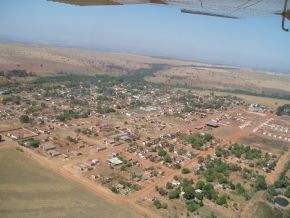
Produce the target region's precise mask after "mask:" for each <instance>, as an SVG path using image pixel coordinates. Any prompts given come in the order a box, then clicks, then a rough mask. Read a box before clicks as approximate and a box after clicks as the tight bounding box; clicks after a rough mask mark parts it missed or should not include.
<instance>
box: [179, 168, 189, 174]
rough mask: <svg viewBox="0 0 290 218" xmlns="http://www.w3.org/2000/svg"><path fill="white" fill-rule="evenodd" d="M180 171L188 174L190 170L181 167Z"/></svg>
mask: <svg viewBox="0 0 290 218" xmlns="http://www.w3.org/2000/svg"><path fill="white" fill-rule="evenodd" d="M181 172H182V173H183V174H188V173H190V170H189V169H188V168H183V169H182V170H181Z"/></svg>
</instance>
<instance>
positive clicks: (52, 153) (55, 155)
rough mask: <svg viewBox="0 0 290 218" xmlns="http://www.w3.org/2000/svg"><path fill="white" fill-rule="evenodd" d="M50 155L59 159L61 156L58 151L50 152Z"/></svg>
mask: <svg viewBox="0 0 290 218" xmlns="http://www.w3.org/2000/svg"><path fill="white" fill-rule="evenodd" d="M47 154H48V155H50V156H51V157H57V156H59V155H61V153H60V152H59V151H56V150H49V151H48V152H47Z"/></svg>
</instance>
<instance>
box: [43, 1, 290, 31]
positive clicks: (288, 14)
mask: <svg viewBox="0 0 290 218" xmlns="http://www.w3.org/2000/svg"><path fill="white" fill-rule="evenodd" d="M48 1H54V2H62V3H67V4H74V5H80V6H93V5H125V4H162V5H173V6H176V7H179V8H181V12H182V13H187V14H196V15H205V16H214V17H220V18H231V19H238V18H244V17H251V16H282V28H283V30H285V31H288V29H286V28H285V27H284V25H285V19H288V20H290V3H289V5H288V0H48ZM289 1H290V0H289Z"/></svg>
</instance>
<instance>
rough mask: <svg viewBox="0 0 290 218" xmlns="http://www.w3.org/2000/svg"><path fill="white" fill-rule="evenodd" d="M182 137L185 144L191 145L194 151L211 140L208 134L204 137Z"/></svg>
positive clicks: (196, 135)
mask: <svg viewBox="0 0 290 218" xmlns="http://www.w3.org/2000/svg"><path fill="white" fill-rule="evenodd" d="M183 137H184V139H185V141H186V142H187V143H189V144H191V146H192V147H193V148H196V149H200V148H201V147H203V145H204V144H206V143H207V142H210V141H211V140H212V135H211V134H208V133H206V134H204V135H201V134H192V135H188V136H183Z"/></svg>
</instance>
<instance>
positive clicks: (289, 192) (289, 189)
mask: <svg viewBox="0 0 290 218" xmlns="http://www.w3.org/2000/svg"><path fill="white" fill-rule="evenodd" d="M285 196H286V197H287V198H290V186H289V187H288V188H287V190H286V192H285Z"/></svg>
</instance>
